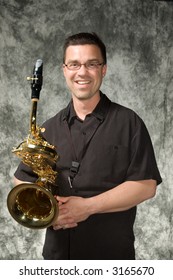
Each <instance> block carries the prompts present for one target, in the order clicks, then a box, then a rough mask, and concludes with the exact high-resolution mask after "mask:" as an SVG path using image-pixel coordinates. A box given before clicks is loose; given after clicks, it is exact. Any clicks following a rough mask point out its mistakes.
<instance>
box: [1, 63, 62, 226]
mask: <svg viewBox="0 0 173 280" xmlns="http://www.w3.org/2000/svg"><path fill="white" fill-rule="evenodd" d="M42 72H43V62H42V60H41V59H38V60H37V61H36V64H35V66H34V70H33V75H32V77H28V78H27V80H29V81H31V101H32V107H31V115H30V129H29V135H28V136H27V138H26V139H25V140H24V141H23V142H22V143H20V144H19V145H18V146H17V147H15V148H13V149H12V153H14V154H15V155H16V156H17V157H19V158H20V159H21V160H22V162H23V163H25V164H26V165H27V166H29V167H30V168H31V169H32V171H33V172H34V173H36V174H37V176H38V179H37V181H36V182H35V183H27V182H26V183H22V184H19V185H17V186H15V187H14V188H12V190H11V191H10V192H9V194H8V197H7V207H8V210H9V212H10V214H11V216H12V217H13V218H14V219H15V220H16V221H17V222H18V223H19V224H21V225H23V226H25V227H28V228H32V229H43V228H47V227H49V226H51V225H52V224H53V222H54V220H55V219H56V218H57V216H58V204H57V201H56V199H55V197H54V195H53V190H54V189H55V188H56V184H55V181H56V176H57V172H56V171H55V170H54V167H55V164H56V161H57V159H58V155H57V152H56V149H55V146H53V145H51V144H50V143H48V142H47V141H46V140H45V139H44V138H43V137H42V133H43V132H44V130H45V129H44V128H40V127H39V126H38V125H36V113H37V103H38V101H39V96H40V91H41V88H42V82H43V76H42Z"/></svg>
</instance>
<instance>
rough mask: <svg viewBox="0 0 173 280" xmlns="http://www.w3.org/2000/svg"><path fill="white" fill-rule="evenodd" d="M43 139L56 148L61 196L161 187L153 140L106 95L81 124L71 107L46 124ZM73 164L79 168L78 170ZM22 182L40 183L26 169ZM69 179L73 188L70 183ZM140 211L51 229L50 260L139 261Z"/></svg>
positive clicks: (48, 238)
mask: <svg viewBox="0 0 173 280" xmlns="http://www.w3.org/2000/svg"><path fill="white" fill-rule="evenodd" d="M43 127H45V128H46V131H45V133H44V137H45V138H46V140H47V141H48V142H49V143H51V144H52V145H55V146H56V147H57V153H58V154H59V160H58V161H57V164H56V169H57V171H58V176H57V185H58V188H57V193H58V194H59V195H62V196H70V195H76V196H83V197H91V196H94V195H97V194H100V193H102V192H105V191H107V190H109V189H112V188H114V187H116V186H117V185H119V184H121V183H122V182H125V181H138V180H145V179H154V180H156V181H157V184H160V183H161V177H160V174H159V171H158V168H157V164H156V160H155V155H154V151H153V147H152V143H151V139H150V136H149V134H148V131H147V129H146V127H145V124H144V123H143V121H142V120H141V118H140V117H139V116H138V115H137V114H136V113H134V112H133V111H132V110H130V109H128V108H125V107H123V106H121V105H119V104H116V103H113V102H111V101H110V100H109V99H108V98H107V97H106V96H105V95H104V94H101V100H100V102H99V103H98V105H97V106H96V108H95V110H94V111H93V112H92V114H89V115H88V116H86V118H85V120H84V121H83V122H82V121H81V120H79V119H78V118H77V116H76V115H75V112H74V109H73V104H72V102H71V103H70V104H69V105H68V106H67V108H65V109H63V110H62V111H60V112H59V113H58V114H57V115H55V116H54V117H53V118H51V119H49V120H48V121H46V122H45V124H44V125H43ZM74 163H77V167H76V165H75V168H76V169H75V168H73V165H74ZM15 176H16V177H17V178H18V179H20V180H25V181H31V182H33V181H35V179H36V176H33V173H32V171H31V170H30V168H28V167H26V166H25V165H24V164H23V163H21V164H20V165H19V167H18V169H17V171H16V173H15ZM69 178H70V181H71V184H70V183H69ZM135 215H136V207H133V208H131V209H129V210H127V211H122V212H117V213H106V214H96V215H92V216H90V217H89V218H88V219H87V220H86V221H84V222H81V223H79V225H78V226H77V227H76V228H73V229H68V230H59V231H54V230H53V229H52V228H51V227H50V228H48V229H47V233H46V240H45V244H44V249H43V256H44V258H45V259H134V258H135V252H134V233H133V224H134V220H135Z"/></svg>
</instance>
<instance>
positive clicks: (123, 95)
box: [0, 0, 173, 260]
mask: <svg viewBox="0 0 173 280" xmlns="http://www.w3.org/2000/svg"><path fill="white" fill-rule="evenodd" d="M172 26H173V2H171V1H169V2H166V1H150V0H148V1H147V0H146V1H141V0H116V1H115V0H76V1H70V0H54V1H51V0H42V1H34V0H27V1H25V0H8V1H6V0H0V259H1V260H2V259H42V255H41V253H42V245H43V240H44V234H45V230H39V231H35V230H31V229H27V228H24V227H22V226H20V225H19V224H17V223H16V222H15V221H14V220H13V219H12V218H11V216H10V215H9V213H8V211H7V207H6V199H7V195H8V193H9V191H10V189H11V188H12V185H13V184H12V180H13V173H14V171H15V169H16V167H17V165H18V163H19V160H18V159H17V158H16V157H15V156H14V155H13V154H12V153H11V150H12V147H13V146H16V145H18V144H19V143H20V142H22V140H23V139H24V138H25V137H26V136H27V134H28V132H29V114H30V106H31V100H30V95H31V90H30V85H29V83H28V82H27V81H26V77H27V76H28V75H30V74H31V72H32V69H33V65H34V63H35V61H36V60H37V59H38V58H42V59H43V61H44V85H43V89H42V91H41V98H40V102H39V105H38V111H37V113H38V115H37V122H38V124H41V123H42V122H43V121H45V120H46V119H48V118H49V117H51V116H53V115H54V114H55V113H56V112H57V111H59V110H60V109H62V108H63V107H64V106H65V105H66V103H67V102H68V101H69V99H70V95H69V93H68V90H67V88H66V86H65V81H64V78H63V75H62V71H61V63H62V45H63V42H64V39H65V38H66V37H67V36H68V35H70V34H73V33H77V32H82V31H89V32H90V31H94V32H96V33H98V35H99V36H100V37H101V38H102V39H103V40H104V42H105V44H106V45H107V53H108V72H107V76H106V77H105V78H104V84H103V86H102V91H103V92H105V93H106V94H107V95H108V96H109V98H111V99H112V100H113V101H115V102H118V103H120V104H122V105H124V106H127V107H130V108H132V109H133V110H135V111H136V112H137V113H138V114H139V115H140V116H141V117H142V119H143V120H144V122H145V123H146V125H147V127H148V130H149V132H150V135H151V138H152V142H153V145H154V149H155V153H156V158H157V162H158V166H159V169H160V172H161V175H162V178H163V183H162V184H161V185H160V186H159V187H158V191H157V195H156V197H155V198H153V199H152V200H150V201H147V202H144V203H143V204H141V205H140V206H139V207H138V214H137V219H136V224H135V234H136V243H135V246H136V252H137V259H173V235H172V223H173V222H172V209H173V189H172V177H173V176H172V175H173V168H172V165H173V145H172V144H173V141H172V137H173V128H172V126H173V116H172V109H173V28H172Z"/></svg>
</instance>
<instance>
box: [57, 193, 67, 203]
mask: <svg viewBox="0 0 173 280" xmlns="http://www.w3.org/2000/svg"><path fill="white" fill-rule="evenodd" d="M56 199H57V200H58V201H59V202H61V203H65V202H67V201H68V200H69V197H66V196H58V195H56Z"/></svg>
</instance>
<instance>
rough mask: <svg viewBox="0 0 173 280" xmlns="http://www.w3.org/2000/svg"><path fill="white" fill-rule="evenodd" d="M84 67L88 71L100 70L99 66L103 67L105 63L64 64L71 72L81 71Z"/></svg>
mask: <svg viewBox="0 0 173 280" xmlns="http://www.w3.org/2000/svg"><path fill="white" fill-rule="evenodd" d="M82 65H84V66H85V67H86V69H88V70H96V69H98V68H99V66H101V65H103V63H99V62H96V61H87V62H86V63H79V62H69V63H67V64H64V66H66V67H67V68H68V69H69V70H71V71H76V70H79V69H80V68H81V66H82Z"/></svg>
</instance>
